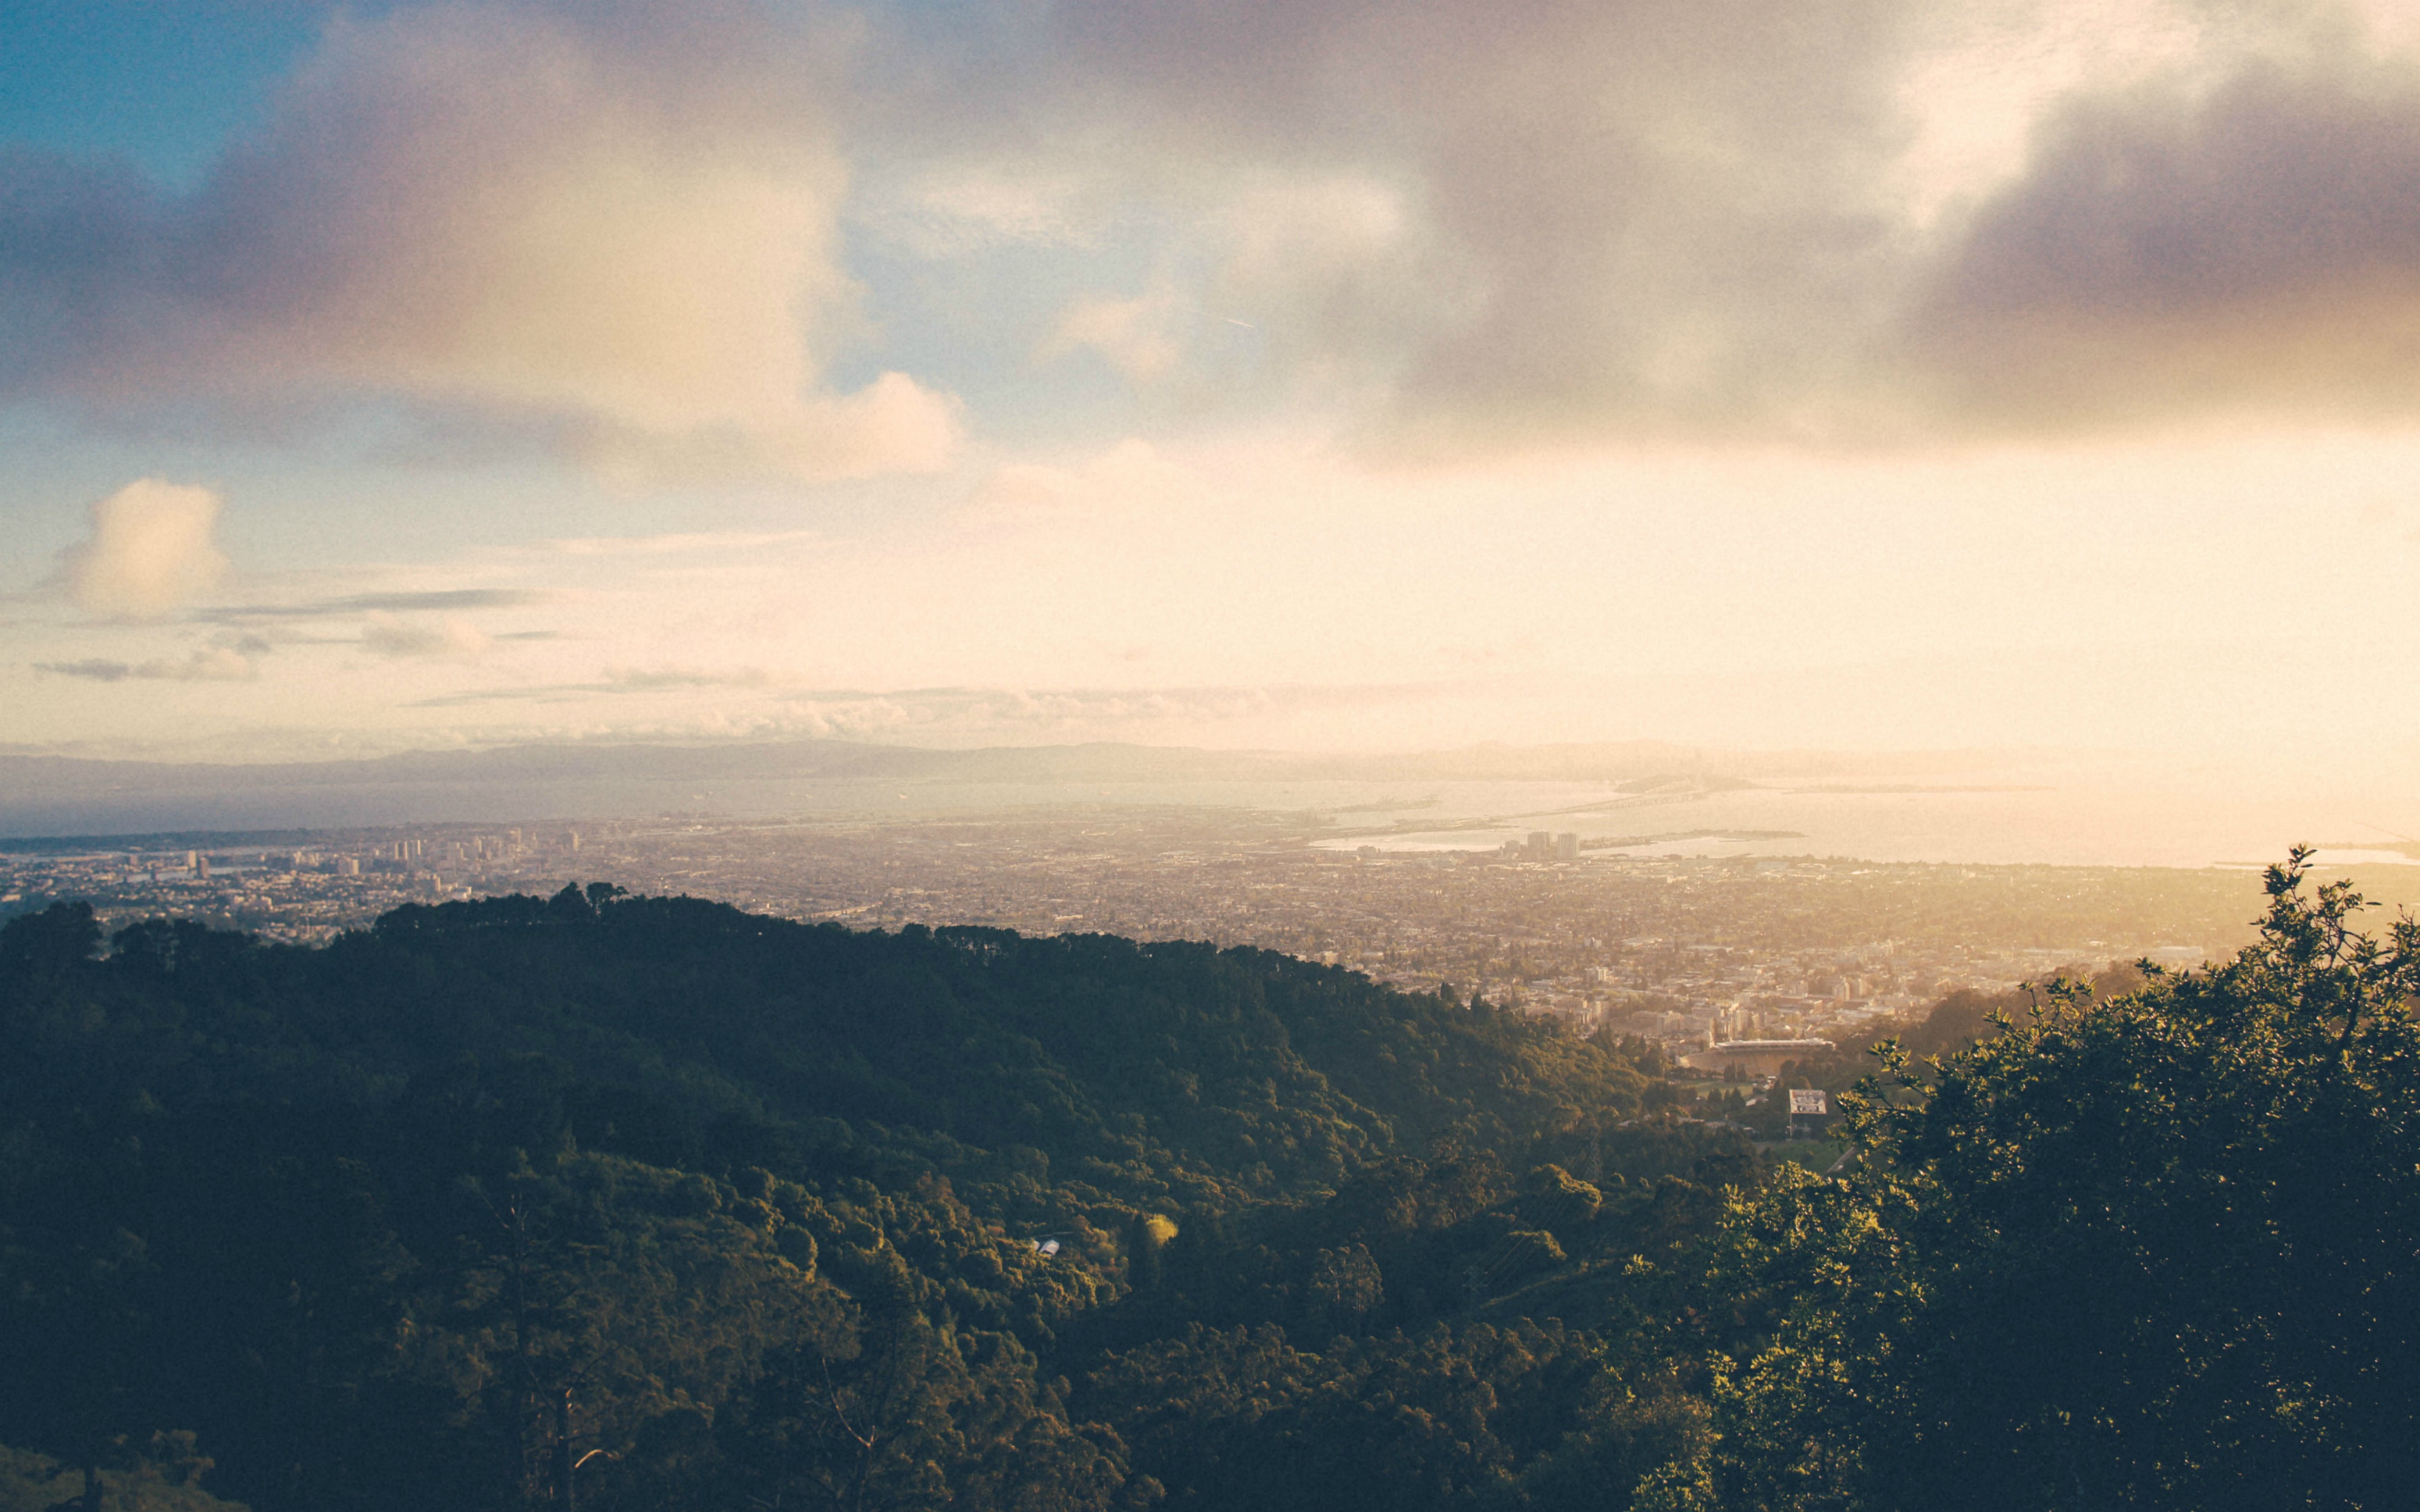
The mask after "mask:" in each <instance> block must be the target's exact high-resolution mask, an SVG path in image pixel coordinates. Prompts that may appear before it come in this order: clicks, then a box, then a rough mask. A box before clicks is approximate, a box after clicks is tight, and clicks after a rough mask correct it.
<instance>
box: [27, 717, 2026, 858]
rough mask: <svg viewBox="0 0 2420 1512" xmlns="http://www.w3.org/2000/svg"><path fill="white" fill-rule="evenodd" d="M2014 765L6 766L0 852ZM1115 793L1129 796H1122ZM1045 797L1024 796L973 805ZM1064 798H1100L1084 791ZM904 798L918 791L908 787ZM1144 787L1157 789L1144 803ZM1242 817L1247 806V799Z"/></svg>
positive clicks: (550, 761)
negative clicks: (61, 844) (1080, 801)
mask: <svg viewBox="0 0 2420 1512" xmlns="http://www.w3.org/2000/svg"><path fill="white" fill-rule="evenodd" d="M2009 760H2010V758H2009V755H2008V754H2007V753H2004V752H1944V753H1925V754H1917V755H1891V756H1878V755H1865V754H1842V753H1838V752H1823V751H1730V750H1714V749H1706V748H1693V747H1685V746H1679V745H1673V744H1669V743H1667V742H1663V741H1650V740H1642V741H1625V742H1617V743H1604V744H1593V745H1557V746H1503V745H1477V746H1470V747H1466V748H1461V749H1457V750H1443V751H1420V752H1411V753H1404V754H1394V755H1318V754H1302V753H1297V752H1284V751H1250V750H1206V749H1200V748H1182V747H1156V746H1135V745H1123V744H1114V743H1107V742H1104V743H1097V744H1090V745H1078V746H991V747H984V748H977V749H971V750H935V749H927V748H917V747H909V746H883V745H871V744H865V743H861V742H856V741H844V740H795V741H782V742H767V743H751V744H728V745H704V746H671V745H532V746H508V747H502V748H494V749H489V750H451V751H409V752H404V753H402V754H398V755H393V756H381V757H377V758H374V759H368V760H356V761H330V762H280V763H265V764H208V763H163V762H119V761H89V760H82V759H77V758H70V757H55V756H0V837H7V838H15V839H28V838H34V837H101V836H125V835H135V834H160V833H167V832H178V831H196V830H244V831H252V830H262V829H289V828H327V827H343V826H353V825H397V824H439V823H448V822H462V823H494V822H500V821H512V820H532V821H535V820H546V819H563V818H588V819H594V818H628V817H638V816H644V815H652V814H657V813H662V812H667V811H675V812H678V811H706V812H718V813H730V814H752V813H768V812H782V811H787V810H810V809H814V810H847V809H853V808H859V807H867V806H872V805H873V803H874V801H875V800H874V799H873V798H872V797H871V790H872V789H874V788H876V787H883V786H887V787H889V788H890V789H891V790H892V791H891V792H890V793H886V794H883V795H881V802H880V807H882V808H883V809H884V810H887V811H890V812H894V813H896V812H901V811H903V810H901V809H900V808H899V804H900V803H901V802H902V801H905V802H907V804H908V805H909V810H908V811H912V810H915V809H920V808H926V807H940V808H961V807H965V806H967V805H968V804H970V803H972V802H978V801H979V802H983V803H985V804H1013V803H1018V802H1064V801H1069V800H1070V799H1071V798H1076V797H1084V798H1096V797H1099V796H1114V797H1117V798H1121V799H1125V800H1136V799H1141V800H1144V801H1168V802H1180V801H1187V799H1188V798H1190V799H1192V800H1193V801H1201V799H1202V796H1203V795H1199V794H1184V793H1180V792H1177V791H1174V790H1177V789H1180V788H1198V787H1199V786H1200V785H1203V784H1212V785H1221V784H1263V783H1296V782H1325V781H1343V782H1354V781H1366V782H1423V781H1425V782H1457V781H1561V782H1606V783H1638V782H1644V781H1650V780H1652V779H1657V778H1659V777H1672V778H1683V777H1686V778H1689V779H1694V780H1698V781H1711V782H1714V783H1715V784H1717V785H1720V784H1721V783H1723V782H1726V781H1729V782H1744V781H1753V780H1762V781H1785V782H1821V781H1825V780H1838V779H1843V778H1855V777H1872V776H1878V775H1890V776H1904V775H1907V774H1910V773H1919V772H1920V773H1927V774H1943V773H1954V772H1960V771H1978V770H1984V769H1989V768H1995V767H2005V766H2006V765H2008V764H2009ZM1103 787H1111V788H1117V789H1122V790H1123V791H1120V792H1116V793H1112V794H1108V795H1104V794H1101V793H1099V792H1098V791H1097V790H1099V789H1101V788H1103ZM987 789H988V790H997V789H1032V790H1037V791H1034V792H1032V793H1030V794H1018V793H1015V792H998V791H991V792H973V791H969V790H987ZM1052 789H1067V790H1076V789H1092V790H1094V791H1093V792H1087V793H1082V794H1078V793H1076V792H1073V791H1070V792H1065V793H1056V792H1050V791H1047V790H1052ZM903 790H904V791H903ZM1138 790H1140V791H1138ZM1229 801H1236V800H1234V799H1232V798H1231V799H1230V800H1229Z"/></svg>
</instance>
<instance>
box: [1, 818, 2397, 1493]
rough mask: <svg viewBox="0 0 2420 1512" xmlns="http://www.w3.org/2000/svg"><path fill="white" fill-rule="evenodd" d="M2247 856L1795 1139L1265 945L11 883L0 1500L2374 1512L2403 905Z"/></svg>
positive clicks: (4, 1003) (2383, 1459) (1623, 1061)
mask: <svg viewBox="0 0 2420 1512" xmlns="http://www.w3.org/2000/svg"><path fill="white" fill-rule="evenodd" d="M2271 880H2272V888H2273V913H2272V915H2271V918H2270V919H2269V920H2268V922H2267V925H2266V929H2265V933H2264V934H2263V938H2262V943H2261V944H2260V945H2259V946H2257V947H2256V948H2254V949H2252V950H2249V951H2247V952H2245V954H2244V956H2243V957H2242V959H2240V960H2239V961H2237V962H2233V963H2230V964H2226V965H2225V966H2223V967H2221V968H2218V969H2216V970H2214V971H2212V972H2210V973H2206V974H2195V975H2192V976H2188V977H2164V976H2157V975H2155V976H2153V977H2151V978H2149V979H2148V980H2143V981H2141V982H2139V983H2136V982H2133V981H2131V980H2129V981H2118V980H2112V981H2111V982H2109V983H2107V984H2105V985H2107V986H2109V987H2110V988H2111V989H2112V990H2113V992H2114V993H2115V995H2111V996H2096V995H2094V994H2093V993H2092V992H2091V991H2090V990H2089V989H2075V990H2072V991H2065V992H2060V993H2055V994H2050V995H2044V996H2040V997H2039V998H2038V999H2037V1000H2035V1001H2034V1002H2033V1003H2031V1004H2029V1005H2028V1006H2027V1009H2026V1011H2025V1012H2024V1014H2023V1015H2022V1016H2011V1015H2010V1014H2009V1013H2007V1012H2005V1011H2004V1012H2003V1013H2002V1015H2001V1020H2000V1021H1999V1022H1994V1021H1993V1020H1992V1019H1991V1018H1990V1017H1988V1016H1987V1015H1985V1014H1983V1013H1982V1012H1981V1011H1979V1010H1978V1006H1977V1005H1975V1004H1967V1003H1951V1004H1945V1005H1944V1008H1943V1010H1942V1011H1941V1012H1940V1013H1939V1014H1937V1015H1936V1020H1937V1022H1936V1023H1934V1024H1932V1025H1931V1026H1928V1029H1929V1030H1930V1029H1937V1030H1939V1033H1938V1034H1937V1035H1935V1036H1933V1038H1934V1039H1936V1040H1937V1041H1938V1043H1936V1044H1931V1045H1929V1046H1928V1047H1927V1048H1930V1049H1932V1050H1936V1051H1939V1052H1942V1055H1941V1057H1940V1058H1938V1059H1936V1060H1931V1061H1924V1062H1916V1061H1911V1060H1909V1059H1907V1058H1906V1057H1905V1055H1904V1053H1903V1052H1902V1051H1900V1050H1899V1049H1897V1048H1896V1047H1885V1048H1886V1055H1885V1061H1886V1063H1883V1062H1877V1063H1876V1064H1877V1065H1879V1066H1880V1069H1881V1070H1882V1071H1883V1072H1884V1074H1883V1075H1882V1076H1881V1077H1880V1078H1879V1079H1869V1081H1868V1083H1867V1084H1866V1086H1865V1088H1863V1090H1862V1091H1859V1092H1852V1093H1850V1094H1849V1095H1848V1096H1847V1097H1846V1098H1845V1099H1844V1102H1845V1103H1847V1105H1848V1106H1849V1107H1850V1110H1851V1118H1850V1122H1851V1124H1852V1128H1851V1131H1850V1134H1851V1136H1852V1139H1853V1141H1854V1148H1855V1149H1856V1154H1855V1155H1854V1157H1853V1158H1852V1160H1851V1161H1850V1162H1849V1163H1848V1164H1846V1165H1844V1166H1843V1167H1842V1169H1841V1170H1840V1172H1839V1173H1838V1174H1837V1175H1835V1176H1832V1177H1829V1178H1824V1177H1817V1176H1814V1175H1812V1174H1810V1173H1807V1171H1805V1170H1803V1169H1802V1168H1800V1167H1797V1166H1793V1165H1771V1164H1768V1162H1767V1160H1766V1158H1765V1157H1764V1156H1762V1155H1760V1154H1759V1153H1758V1151H1757V1149H1756V1148H1755V1147H1754V1146H1752V1145H1750V1144H1749V1143H1748V1141H1747V1139H1746V1137H1745V1134H1742V1133H1741V1132H1739V1131H1738V1130H1736V1129H1731V1128H1726V1127H1719V1126H1714V1125H1709V1124H1704V1123H1699V1122H1695V1121H1691V1120H1688V1119H1683V1118H1681V1117H1679V1116H1678V1113H1677V1111H1676V1109H1675V1108H1674V1107H1673V1105H1672V1103H1671V1099H1672V1095H1673V1094H1672V1089H1671V1088H1669V1087H1668V1085H1667V1084H1666V1083H1665V1082H1663V1081H1662V1080H1661V1079H1660V1078H1659V1075H1658V1074H1657V1072H1658V1071H1659V1069H1660V1062H1659V1061H1658V1060H1657V1059H1656V1058H1655V1057H1652V1056H1650V1055H1648V1054H1647V1053H1646V1052H1645V1051H1644V1050H1643V1049H1641V1048H1640V1047H1636V1046H1625V1045H1622V1044H1620V1043H1612V1042H1602V1041H1599V1042H1585V1043H1584V1042H1577V1041H1571V1040H1569V1039H1565V1038H1559V1037H1557V1036H1555V1035H1553V1034H1551V1033H1548V1032H1546V1031H1544V1030H1543V1029H1541V1028H1538V1027H1535V1026H1531V1025H1529V1024H1528V1023H1526V1022H1524V1021H1522V1020H1519V1019H1517V1018H1515V1017H1512V1016H1510V1015H1501V1014H1498V1013H1497V1012H1495V1011H1491V1010H1490V1009H1489V1008H1488V1007H1487V1006H1486V1005H1485V1004H1483V1003H1475V1002H1474V1003H1464V1002H1459V1001H1456V1000H1454V999H1453V998H1451V997H1450V996H1447V995H1437V996H1419V995H1404V994H1400V993H1395V992H1391V991H1388V990H1385V989H1382V988H1379V987H1376V986H1374V985H1373V984H1371V983H1370V982H1369V981H1367V980H1364V979H1362V978H1360V977H1357V976H1355V975H1352V974H1349V973H1346V972H1342V971H1338V970H1336V969H1333V968H1326V967H1320V966H1315V965H1311V964H1305V963H1302V962H1299V961H1295V960H1293V959H1290V958H1286V957H1281V956H1277V955H1272V954H1267V953H1263V952H1256V951H1249V950H1227V951H1218V950H1214V949H1210V948H1207V947H1202V946H1191V945H1170V944H1155V945H1137V944H1134V943H1132V942H1128V941H1124V940H1118V939H1112V938H1106V937H1081V936H1077V937H1059V938H1049V939H1024V938H1019V937H1017V936H1016V935H1013V934H1008V933H1001V932H996V931H985V930H942V931H938V932H928V931H925V930H922V929H917V928H909V929H907V930H903V931H901V932H899V933H895V934H884V933H851V932H848V931H845V930H843V929H840V928H838V927H835V926H830V925H824V926H814V927H808V926H801V925H798V924H793V923H787V922H783V921H781V920H776V919H768V918H755V917H752V916H748V915H744V914H741V913H738V912H736V911H734V910H731V909H728V908H724V907H721V906H719V905H711V904H706V903H697V902H693V901H690V900H665V899H637V898H624V897H617V896H614V895H613V890H612V889H610V888H605V887H596V888H591V889H589V890H587V891H586V892H581V891H577V890H573V889H569V888H566V890H565V891H564V892H562V893H561V894H559V895H557V896H555V897H554V898H552V899H535V898H505V899H497V900H491V901H489V902H485V903H462V904H447V905H444V906H442V907H439V908H435V909H423V908H415V909H406V910H403V911H401V912H398V913H396V914H393V915H390V916H388V917H387V918H384V919H382V920H381V921H380V923H379V924H378V926H377V927H376V928H375V929H373V930H369V931H365V932H363V933H357V934H352V935H348V936H345V937H343V938H341V939H339V940H338V941H336V942H335V943H334V944H333V945H331V946H329V947H327V948H324V949H315V950H306V949H287V948H276V947H269V946H264V945H262V944H260V943H258V942H256V941H254V940H252V939H249V938H246V937H243V936H240V935H233V934H226V933H212V932H210V931H208V930H205V929H201V928H198V927H196V926H193V925H190V924H183V923H176V922H169V921H151V922H147V923H144V924H139V925H136V926H134V927H132V928H130V929H128V930H125V931H123V932H121V933H118V934H117V935H116V937H115V938H114V939H111V940H107V941H103V940H102V939H101V937H100V934H99V931H98V930H97V928H96V927H95V925H94V923H93V920H92V917H91V915H90V913H89V912H88V911H86V910H84V909H82V908H81V907H79V906H76V905H59V906H55V907H53V908H51V909H50V910H48V911H47V912H45V913H42V914H39V915H34V916H28V917H24V918H19V919H16V920H14V921H12V922H11V923H10V924H9V925H8V928H7V930H6V931H5V933H0V1048H5V1055H0V1339H5V1340H6V1341H7V1344H8V1349H7V1353H6V1357H5V1358H4V1359H0V1443H5V1444H7V1445H9V1446H10V1447H9V1448H8V1449H7V1450H5V1451H0V1506H5V1507H14V1506H17V1505H21V1504H22V1505H25V1506H28V1507H30V1506H34V1505H41V1506H48V1505H50V1504H53V1503H54V1502H57V1501H60V1500H61V1499H63V1498H64V1497H66V1496H68V1495H70V1494H75V1495H79V1496H81V1497H83V1498H84V1499H85V1501H86V1503H87V1504H107V1505H111V1506H116V1507H121V1508H132V1507H156V1508H170V1507H185V1508H193V1509H196V1512H199V1509H203V1508H207V1507H209V1506H212V1505H216V1504H219V1503H218V1501H217V1500H215V1499H220V1498H224V1499H233V1500H239V1501H241V1502H243V1503H246V1504H251V1505H253V1506H255V1507H257V1508H261V1509H263V1512H282V1509H288V1508H291V1509H296V1512H300V1509H304V1508H310V1509H318V1508H329V1507H360V1508H372V1507H445V1508H464V1509H476V1508H482V1507H496V1508H503V1507H518V1506H524V1505H527V1504H531V1503H533V1502H540V1501H542V1502H548V1503H551V1504H563V1505H565V1506H569V1505H571V1504H574V1503H575V1502H585V1503H586V1504H589V1505H590V1506H593V1507H628V1508H638V1507H647V1508H675V1509H677V1508H687V1507H696V1508H709V1507H711V1508H726V1507H729V1508H737V1507H755V1506H765V1507H783V1508H793V1507H841V1508H875V1507H885V1508H939V1507H942V1506H950V1507H966V1508H1001V1509H1008V1508H1017V1509H1026V1512H1047V1509H1056V1508H1111V1507H1141V1506H1146V1505H1151V1504H1156V1503H1162V1502H1165V1503H1167V1504H1171V1506H1179V1505H1181V1506H1190V1507H1202V1508H1210V1507H1221V1508H1224V1507H1233V1506H1241V1505H1261V1506H1268V1507H1276V1508H1281V1509H1291V1508H1303V1509H1310V1508H1334V1507H1372V1508H1378V1507H1385V1508H1432V1507H1433V1508H1448V1507H1472V1508H1478V1507H1506V1508H1512V1507H1529V1508H1542V1509H1543V1508H1561V1507H1575V1508H1576V1507H1621V1506H1626V1505H1637V1506H1641V1507H1648V1506H1653V1507H1664V1508H1682V1507H1694V1508H1708V1509H1711V1508H1717V1507H1734V1506H1738V1507H1750V1506H1756V1507H1806V1508H1814V1507H1819V1506H1821V1507H1896V1506H1910V1507H1913V1506H1919V1505H1921V1506H1941V1505H1951V1504H1956V1505H1984V1504H1988V1505H1994V1506H2008V1507H2069V1506H2073V1507H2084V1506H2098V1505H2108V1504H2134V1505H2178V1506H2184V1505H2194V1506H2209V1505H2219V1504H2246V1505H2250V1504H2258V1505H2279V1504H2307V1505H2329V1506H2389V1505H2400V1504H2403V1503H2402V1502H2400V1501H2397V1500H2395V1499H2394V1498H2395V1497H2396V1496H2397V1495H2400V1494H2402V1490H2401V1489H2408V1487H2409V1486H2410V1485H2411V1484H2413V1483H2414V1482H2413V1480H2412V1473H2413V1472H2414V1471H2415V1470H2420V1466H2415V1465H2414V1464H2413V1463H2412V1458H2413V1450H2412V1447H2411V1446H2412V1444H2413V1443H2420V1432H2415V1431H2414V1429H2415V1428H2416V1427H2420V1425H2415V1424H2414V1422H2413V1421H2412V1418H2413V1410H2412V1407H2411V1405H2410V1404H2411V1403H2412V1402H2413V1401H2415V1400H2420V1393H2415V1392H2414V1391H2413V1390H2412V1389H2411V1388H2412V1387H2414V1386H2415V1385H2420V1380H2415V1379H2414V1378H2413V1377H2412V1370H2413V1369H2414V1365H2413V1362H2414V1361H2415V1360H2420V1284H2416V1283H2420V1264H2415V1262H2414V1261H2412V1258H2411V1251H2412V1242H2413V1241H2412V1235H2413V1234H2415V1233H2420V1178H2415V1174H2414V1173H2415V1162H2420V1037H2415V1035H2414V1033H2413V1030H2412V1015H2411V995H2412V990H2413V987H2414V985H2415V984H2416V983H2420V937H2415V935H2414V933H2413V932H2412V930H2411V929H2410V928H2409V927H2408V926H2405V927H2399V928H2397V930H2396V931H2394V932H2393V933H2390V934H2389V935H2388V937H2386V938H2385V939H2384V940H2382V941H2375V942H2373V941H2366V940H2365V939H2364V938H2363V937H2362V936H2361V935H2360V934H2359V933H2358V932H2357V931H2356V930H2355V929H2354V927H2353V924H2354V921H2355V919H2356V918H2357V912H2356V901H2355V900H2352V899H2351V898H2350V896H2349V895H2348V894H2347V893H2346V892H2345V891H2344V890H2343V889H2340V888H2339V889H2334V890H2323V891H2321V892H2320V893H2319V894H2318V895H2317V897H2316V898H2314V897H2312V896H2311V895H2310V894H2309V893H2308V892H2307V890H2306V889H2305V888H2304V886H2303V882H2302V877H2301V874H2300V871H2299V865H2296V866H2289V867H2288V868H2283V869H2280V870H2279V871H2278V872H2275V873H2273V877H2272V879H2271ZM2131 987H2139V990H2133V991H2118V989H2120V988H2131ZM1996 1006H1998V1007H2000V1008H2002V1009H2004V1010H2005V1009H2007V1008H2008V1007H2009V1005H1996ZM1969 1020H1972V1021H1973V1022H1971V1023H1970V1022H1969ZM1893 1057H1896V1058H1893ZM1869 1058H1871V1057H1869ZM1868 1069H1869V1070H1872V1069H1874V1067H1872V1066H1869V1068H1868ZM1827 1074H1828V1073H1827ZM2397 1477H2400V1478H2399V1479H2398V1478H2397ZM2397 1488H2400V1489H2397ZM2239 1492H2240V1493H2242V1496H2249V1497H2250V1500H2248V1501H2247V1500H2243V1499H2242V1496H2239V1495H2238V1493H2239Z"/></svg>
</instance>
